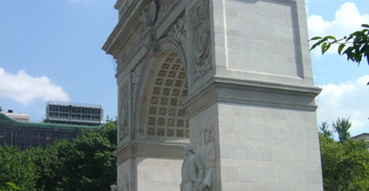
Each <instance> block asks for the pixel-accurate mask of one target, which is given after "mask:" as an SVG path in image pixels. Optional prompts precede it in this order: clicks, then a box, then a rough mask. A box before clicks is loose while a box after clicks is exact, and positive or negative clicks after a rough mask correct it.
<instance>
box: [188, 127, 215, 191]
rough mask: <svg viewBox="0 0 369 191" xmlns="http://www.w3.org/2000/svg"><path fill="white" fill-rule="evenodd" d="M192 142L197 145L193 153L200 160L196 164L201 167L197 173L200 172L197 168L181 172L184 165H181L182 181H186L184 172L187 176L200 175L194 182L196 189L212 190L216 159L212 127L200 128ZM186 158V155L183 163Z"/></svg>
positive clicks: (200, 190) (201, 190)
mask: <svg viewBox="0 0 369 191" xmlns="http://www.w3.org/2000/svg"><path fill="white" fill-rule="evenodd" d="M194 144H195V146H196V147H197V149H196V152H194V155H195V156H196V158H199V160H200V162H201V164H198V165H197V166H200V167H199V168H201V169H202V172H201V174H199V173H200V171H199V170H198V171H193V172H189V171H188V170H187V172H183V168H184V167H183V166H182V182H186V181H188V180H185V179H186V174H187V176H195V175H196V177H199V176H201V179H199V180H198V182H196V184H195V185H196V190H198V191H210V190H213V188H214V187H213V184H214V181H215V161H216V153H215V152H216V148H215V136H214V128H203V129H201V133H200V136H198V137H196V138H195V140H194ZM186 160H188V159H187V155H186V158H185V160H184V162H183V164H185V163H186ZM192 166H194V165H192ZM192 168H193V167H192ZM191 173H192V174H191ZM181 186H183V185H181ZM183 190H186V189H183Z"/></svg>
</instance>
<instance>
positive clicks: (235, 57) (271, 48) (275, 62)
mask: <svg viewBox="0 0 369 191" xmlns="http://www.w3.org/2000/svg"><path fill="white" fill-rule="evenodd" d="M212 3H213V25H214V44H215V50H214V51H215V55H214V56H215V64H216V73H217V74H216V76H219V77H230V78H238V79H246V80H257V81H269V82H280V83H287V84H295V85H312V73H311V63H310V53H309V44H308V35H307V24H306V12H305V6H304V1H303V0H243V1H234V0H219V1H218V0H213V2H212Z"/></svg>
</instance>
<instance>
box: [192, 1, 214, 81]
mask: <svg viewBox="0 0 369 191" xmlns="http://www.w3.org/2000/svg"><path fill="white" fill-rule="evenodd" d="M190 22H191V25H190V26H191V31H192V34H191V36H192V39H191V42H192V46H193V47H194V49H193V50H192V51H193V53H192V62H193V68H192V70H193V76H192V82H193V83H194V82H196V81H197V80H199V79H201V78H202V77H203V76H205V75H206V74H207V73H208V72H209V71H210V70H211V69H212V62H211V61H212V59H211V55H210V53H211V51H210V50H211V40H210V35H211V32H210V11H209V0H199V1H198V3H197V4H196V5H195V6H194V7H193V8H192V9H191V11H190Z"/></svg>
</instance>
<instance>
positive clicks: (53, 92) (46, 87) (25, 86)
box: [0, 68, 69, 104]
mask: <svg viewBox="0 0 369 191" xmlns="http://www.w3.org/2000/svg"><path fill="white" fill-rule="evenodd" d="M0 97H5V98H10V99H13V100H15V101H17V102H20V103H23V104H28V103H30V102H32V101H33V100H36V99H42V100H44V101H48V100H58V101H69V97H68V94H67V93H65V92H64V90H63V88H62V87H60V86H57V85H55V84H53V83H52V82H51V80H50V79H49V78H48V77H46V76H42V77H32V76H30V75H28V74H27V73H26V72H25V71H23V70H21V71H19V72H18V73H17V74H11V73H8V72H6V71H5V70H4V69H3V68H0Z"/></svg>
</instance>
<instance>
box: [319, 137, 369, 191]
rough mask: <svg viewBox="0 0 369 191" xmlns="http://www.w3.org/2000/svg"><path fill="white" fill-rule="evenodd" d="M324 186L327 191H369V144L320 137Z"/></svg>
mask: <svg viewBox="0 0 369 191" xmlns="http://www.w3.org/2000/svg"><path fill="white" fill-rule="evenodd" d="M319 137H320V152H321V160H322V171H323V184H324V190H325V191H358V190H369V152H368V148H369V143H368V142H365V141H363V140H362V141H356V140H353V139H348V140H345V141H344V142H342V143H339V142H335V141H334V139H333V138H329V137H325V136H323V135H320V136H319Z"/></svg>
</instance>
